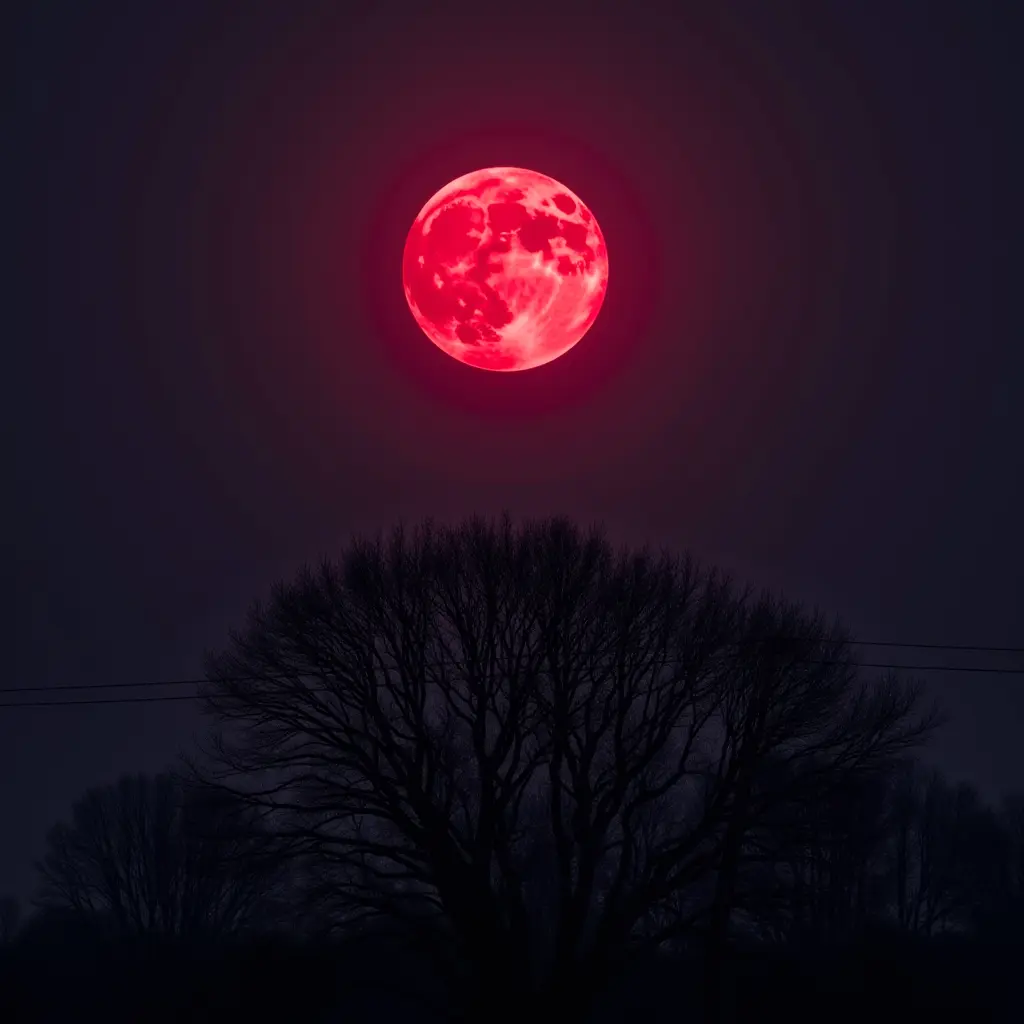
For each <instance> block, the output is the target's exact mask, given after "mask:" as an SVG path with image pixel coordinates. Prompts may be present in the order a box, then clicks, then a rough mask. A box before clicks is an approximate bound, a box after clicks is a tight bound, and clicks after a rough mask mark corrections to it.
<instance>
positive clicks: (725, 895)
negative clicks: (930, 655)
mask: <svg viewBox="0 0 1024 1024" xmlns="http://www.w3.org/2000/svg"><path fill="white" fill-rule="evenodd" d="M738 644H739V649H740V651H741V652H742V657H741V658H740V659H738V660H737V663H736V665H735V667H734V670H733V671H732V672H731V673H730V674H729V676H728V677H727V679H726V680H725V685H724V690H723V693H722V698H721V705H720V706H721V722H722V737H721V743H720V746H719V751H718V766H717V768H716V771H715V774H714V776H713V778H712V781H711V786H712V792H714V791H715V790H717V789H724V790H725V792H726V793H727V794H728V796H727V797H726V803H727V806H728V808H729V813H728V816H727V817H728V820H727V822H726V824H725V827H724V832H723V838H722V845H721V853H720V857H719V859H718V862H717V865H716V866H717V872H716V884H715V890H714V895H713V898H712V902H711V907H710V914H709V922H708V945H707V951H706V961H705V966H706V974H705V997H704V1003H705V1018H706V1020H707V1021H708V1022H709V1024H710V1022H717V1021H719V1020H721V1019H722V1013H723V1003H724V996H725V993H724V991H723V977H722V963H723V956H724V949H725V943H726V941H727V936H728V932H729V927H730V922H731V920H732V917H733V913H734V910H735V909H736V907H737V905H738V903H740V901H741V900H740V898H741V879H742V874H743V871H744V866H745V864H747V863H750V862H753V863H754V864H759V863H761V862H762V861H763V860H764V859H765V858H766V857H767V859H768V860H769V861H771V860H774V859H776V858H777V857H778V856H779V853H780V852H781V851H782V850H785V849H786V848H788V849H789V850H790V851H792V850H794V848H796V849H799V848H800V846H801V844H802V845H803V847H804V857H803V863H797V864H794V865H792V866H793V867H794V869H795V871H794V875H793V883H794V885H798V884H799V883H800V882H801V881H806V880H807V872H808V871H809V870H810V871H812V872H814V873H816V874H818V875H819V876H820V875H821V874H822V872H823V871H824V872H825V873H826V874H827V883H828V891H827V898H828V900H829V902H830V903H831V906H830V907H829V908H828V911H827V912H828V917H829V918H831V919H832V924H831V927H835V917H836V915H837V914H838V913H840V906H841V904H842V903H843V902H844V901H845V903H846V907H845V909H844V910H843V911H842V913H843V916H844V917H845V916H849V915H850V914H851V913H857V912H858V911H860V910H861V909H862V907H863V904H864V900H865V896H866V892H865V891H864V890H863V889H860V890H859V891H858V886H859V884H861V883H863V882H865V881H866V879H865V878H864V876H863V874H862V871H863V869H864V867H865V866H866V865H865V863H864V862H863V858H864V856H866V854H867V851H866V850H858V849H857V847H856V845H855V844H854V837H855V835H856V834H857V831H858V830H857V829H856V828H853V827H852V826H853V824H854V821H853V817H852V816H853V815H855V814H856V813H857V811H858V810H861V811H865V810H867V807H866V805H865V804H864V802H865V801H866V800H869V799H870V797H869V790H870V786H871V784H872V783H876V784H877V783H879V782H880V781H881V780H883V779H884V778H885V775H886V772H887V771H888V770H889V769H890V768H891V766H892V765H893V764H894V762H895V761H896V759H897V758H899V757H901V756H903V755H905V754H906V752H907V751H909V750H912V749H913V748H914V747H916V746H918V745H920V744H921V743H923V742H924V740H925V739H926V738H927V736H928V735H929V733H930V732H931V731H932V729H933V728H934V726H935V725H936V724H937V721H938V716H937V714H936V712H935V711H934V710H933V711H931V712H928V713H925V714H922V713H920V711H919V703H920V700H919V697H920V691H919V688H918V687H916V686H910V685H906V684H903V683H901V682H900V681H899V680H898V679H897V678H896V677H895V676H893V675H889V676H886V677H884V678H883V679H882V680H881V681H879V682H865V681H863V680H862V677H861V673H860V672H859V670H858V668H857V664H856V662H855V660H854V658H853V655H852V653H851V650H850V645H849V643H848V638H847V636H846V635H845V633H844V632H843V631H842V629H841V628H840V627H839V626H838V625H830V624H828V623H827V622H826V621H825V620H824V619H823V618H822V617H821V616H820V615H817V614H813V615H811V614H808V613H807V612H805V611H804V610H803V609H802V608H801V607H800V606H799V605H797V604H793V603H790V602H784V601H780V600H778V599H776V598H774V597H772V596H771V595H765V596H763V597H761V598H760V599H758V600H757V601H755V602H751V603H750V604H749V605H747V606H746V607H745V608H744V613H743V615H742V618H741V621H740V624H739V628H738ZM858 803H860V804H861V807H858ZM844 819H845V820H844ZM857 838H864V839H866V840H867V842H868V844H869V845H870V843H871V841H872V840H873V838H874V837H873V836H863V837H862V836H858V837H857ZM766 839H767V840H769V841H768V843H767V845H766V842H765V841H766ZM808 840H810V841H811V842H812V844H813V847H814V854H816V856H813V857H812V859H811V860H810V861H809V860H808V859H807V854H808V853H810V851H809V850H808V849H807V841H808ZM772 846H774V847H775V849H774V850H773V849H772ZM858 857H859V858H860V859H861V863H857V861H858ZM816 882H817V889H818V891H817V893H816V897H817V900H816V901H815V902H811V903H810V904H809V905H807V904H805V906H804V907H803V908H802V909H803V910H804V911H807V910H811V911H813V912H814V913H815V914H816V916H817V918H818V920H817V922H816V924H817V926H818V927H822V925H823V918H822V911H823V910H825V909H826V908H825V906H824V905H823V904H822V902H821V901H822V899H824V898H825V897H826V891H825V889H824V888H823V884H822V883H823V882H824V879H823V878H821V877H819V878H817V879H816ZM806 894H807V890H806V888H805V889H804V895H805V896H806Z"/></svg>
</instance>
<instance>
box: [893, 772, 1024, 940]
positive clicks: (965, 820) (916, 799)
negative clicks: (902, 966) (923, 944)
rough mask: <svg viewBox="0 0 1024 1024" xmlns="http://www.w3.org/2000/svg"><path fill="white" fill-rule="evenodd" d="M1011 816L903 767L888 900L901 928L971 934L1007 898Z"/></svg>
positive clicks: (968, 791)
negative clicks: (952, 930)
mask: <svg viewBox="0 0 1024 1024" xmlns="http://www.w3.org/2000/svg"><path fill="white" fill-rule="evenodd" d="M1009 822H1010V819H1008V818H1007V817H1006V816H1005V815H1004V816H1003V817H1000V815H999V814H998V813H996V812H995V811H994V810H992V809H991V808H990V807H988V806H986V805H985V804H984V802H983V801H982V800H981V798H980V796H979V795H978V792H977V790H976V789H975V787H973V786H971V785H969V784H966V783H961V784H959V785H952V784H950V783H949V782H948V781H947V780H946V779H945V778H943V776H942V775H941V773H940V772H938V771H935V770H931V771H927V772H926V771H924V770H922V769H920V768H917V767H915V766H910V767H908V769H907V770H905V771H904V772H903V773H902V774H901V776H900V778H899V780H898V782H897V785H896V787H895V790H894V794H893V822H892V836H891V843H892V854H891V856H892V867H891V870H892V876H893V903H894V907H895V917H896V921H897V922H898V924H899V925H900V927H902V928H904V929H907V930H909V931H913V932H919V933H922V934H925V935H932V934H934V933H935V932H938V931H944V930H948V929H951V928H955V929H973V928H975V927H976V926H977V925H978V924H979V923H980V922H981V921H982V919H985V918H988V917H991V915H992V913H993V912H994V911H995V912H998V911H997V908H998V907H1000V906H1003V905H1005V903H1006V901H1007V900H1008V899H1011V898H1012V895H1011V894H1012V891H1013V882H1012V864H1013V859H1014V854H1013V846H1014V844H1013V837H1012V828H1011V826H1010V824H1009Z"/></svg>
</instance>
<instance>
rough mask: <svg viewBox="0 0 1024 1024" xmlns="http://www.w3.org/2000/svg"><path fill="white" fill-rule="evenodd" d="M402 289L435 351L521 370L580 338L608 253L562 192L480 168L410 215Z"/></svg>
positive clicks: (533, 178)
mask: <svg viewBox="0 0 1024 1024" xmlns="http://www.w3.org/2000/svg"><path fill="white" fill-rule="evenodd" d="M402 282H403V284H404V286H405V298H406V300H407V301H408V303H409V309H410V310H411V311H412V315H413V317H414V318H415V319H416V323H418V324H419V325H420V327H421V328H422V330H423V333H424V334H426V336H427V337H428V338H429V339H430V340H431V341H432V342H433V343H434V344H435V345H436V346H437V347H438V348H439V349H441V350H442V351H444V352H447V353H448V355H450V356H452V357H453V358H455V359H458V360H459V361H460V362H463V363H466V364H467V365H468V366H476V367H479V368H480V369H482V370H505V371H508V370H529V369H531V368H533V367H535V366H543V364H544V363H550V362H551V361H552V360H553V359H557V358H558V357H559V356H561V355H564V354H565V353H566V352H568V351H569V349H571V348H572V347H573V345H575V344H576V343H577V342H578V341H579V340H580V338H582V337H583V335H584V334H586V333H587V331H588V330H590V327H591V325H592V324H593V323H594V320H596V319H597V314H598V312H599V311H600V309H601V305H602V303H603V302H604V296H605V291H606V290H607V288H608V250H607V248H606V246H605V242H604V236H603V235H602V234H601V229H600V227H599V226H598V223H597V219H596V218H595V217H594V215H593V214H592V213H591V212H590V210H589V209H588V208H587V207H586V205H585V204H584V203H583V201H582V200H581V199H580V198H579V196H577V195H576V194H575V193H573V192H571V191H570V190H569V189H568V188H566V187H565V186H564V185H563V184H561V183H560V182H558V181H555V179H554V178H549V177H548V176H547V175H545V174H539V173H538V172H537V171H529V170H526V169H524V168H522V167H488V168H485V169H483V170H480V171H473V172H471V173H470V174H464V175H463V176H462V177H461V178H456V179H455V180H454V181H451V182H449V183H448V184H447V185H445V187H444V188H442V189H441V190H440V191H438V192H436V193H435V194H434V195H433V196H432V197H431V198H430V199H429V200H428V201H427V203H426V205H424V207H423V209H422V210H420V212H419V215H418V216H417V218H416V220H415V221H413V225H412V227H411V228H410V230H409V235H408V237H407V238H406V241H405V253H404V255H403V258H402Z"/></svg>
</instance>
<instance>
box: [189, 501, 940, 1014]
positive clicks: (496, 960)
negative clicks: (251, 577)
mask: <svg viewBox="0 0 1024 1024" xmlns="http://www.w3.org/2000/svg"><path fill="white" fill-rule="evenodd" d="M789 634H792V636H793V637H794V639H792V640H781V639H780V636H782V637H786V636H788V635H789ZM208 674H209V677H210V685H209V686H208V687H207V689H206V691H205V693H206V697H207V703H208V709H209V710H210V711H211V712H212V714H213V715H214V716H215V717H216V720H217V721H218V723H219V726H220V729H219V732H218V735H217V738H216V741H215V743H214V747H213V750H212V754H213V760H212V761H211V762H210V765H207V766H206V768H205V769H204V770H203V771H202V772H201V774H202V776H203V778H204V780H205V782H206V784H207V785H210V786H214V787H216V786H219V787H221V788H222V789H223V790H224V791H225V792H228V793H230V794H232V796H233V797H235V798H237V799H240V800H243V801H245V802H246V803H247V804H248V805H249V806H251V807H253V808H254V810H255V811H256V812H257V813H258V814H259V815H260V820H261V821H262V822H263V823H264V825H265V827H267V828H268V829H269V830H270V831H271V832H272V833H273V834H274V835H275V836H276V837H278V838H279V839H281V840H282V841H285V842H287V843H289V844H290V849H291V851H292V853H293V855H295V856H296V857H299V858H305V866H304V870H305V871H306V872H307V874H308V876H309V877H310V878H312V879H314V880H315V888H314V891H315V893H316V897H317V901H318V903H319V905H320V907H321V908H325V907H328V906H332V907H333V908H334V909H335V912H336V914H337V915H338V919H339V920H341V921H343V922H344V923H345V924H346V925H348V926H352V925H353V924H354V923H362V924H363V925H364V926H365V925H368V924H369V923H370V922H375V923H376V926H379V925H380V924H382V923H384V922H396V923H399V924H400V925H401V927H402V930H403V931H404V932H405V933H406V934H408V935H410V936H415V937H418V939H419V940H420V942H421V944H422V946H423V948H425V949H426V950H428V951H429V952H430V953H431V954H432V955H433V956H435V957H437V958H438V966H439V967H440V968H441V969H443V970H444V971H446V972H447V976H448V977H449V978H450V980H451V981H452V983H453V984H455V985H456V986H461V992H462V994H463V996H464V1003H465V1010H466V1013H467V1014H468V1015H469V1016H470V1017H474V1016H476V1017H487V1019H490V1020H496V1019H499V1018H500V1019H506V1018H508V1019H511V1018H516V1019H518V1017H519V1016H521V1014H522V1013H523V1012H527V1011H529V1010H530V1009H531V1008H533V1007H539V1006H543V1007H544V1008H545V1012H550V1013H552V1014H553V1015H558V1016H561V1017H562V1018H563V1019H565V1020H582V1019H584V1017H585V1016H586V1014H587V1004H588V1001H589V999H590V997H591V996H592V995H593V993H594V992H595V991H596V988H597V986H598V983H599V982H601V981H603V980H605V979H606V978H607V977H608V976H609V975H610V974H611V973H612V972H613V970H614V969H616V968H618V967H621V966H622V965H623V964H624V963H625V962H626V960H627V958H628V957H629V956H630V955H631V954H633V953H635V952H636V951H639V950H642V949H644V948H650V947H651V946H654V945H658V944H660V943H663V942H664V941H665V940H666V939H669V938H672V937H676V936H679V935H682V934H685V933H686V931H687V930H688V929H691V928H693V927H694V926H695V925H697V924H698V923H700V922H701V921H702V920H706V919H707V917H708V914H709V911H710V912H713V913H716V914H718V917H719V919H721V917H722V909H723V908H725V910H726V914H725V920H726V923H727V920H728V914H727V911H728V909H729V908H730V907H731V904H732V902H733V899H734V895H735V892H734V876H735V872H736V870H737V867H736V865H737V864H738V862H739V860H740V859H741V854H742V852H743V850H744V848H745V843H746V841H747V837H748V836H750V835H751V834H752V833H753V831H754V830H755V829H756V828H757V827H758V826H759V824H761V823H763V822H766V821H768V820H769V818H770V817H771V816H773V815H774V816H775V818H778V817H779V816H780V815H781V814H782V812H783V811H784V810H785V811H787V812H788V811H794V810H795V809H796V808H798V807H799V806H800V805H801V802H802V801H805V800H807V799H810V798H812V797H814V798H816V797H818V796H819V795H820V794H823V793H830V792H833V791H834V789H835V787H836V786H838V785H840V784H841V783H842V782H843V780H844V779H846V778H847V777H848V776H849V775H850V774H851V773H855V772H860V773H866V772H869V771H870V770H872V769H873V768H874V767H876V766H877V765H878V764H880V763H881V761H882V760H883V759H884V758H885V757H887V756H889V755H890V754H891V752H892V751H894V750H896V749H902V748H903V747H905V746H906V745H909V744H910V743H912V742H914V740H915V737H918V736H919V735H920V734H921V728H920V726H919V724H918V723H916V722H915V721H911V718H912V712H913V709H914V694H913V693H911V692H908V691H904V690H903V689H901V688H899V687H897V686H896V685H895V683H894V682H893V681H889V682H888V683H887V684H886V685H885V686H884V687H881V688H875V689H872V688H865V687H862V686H860V685H858V684H857V683H856V678H855V677H856V672H855V667H854V666H853V665H852V664H851V663H850V662H849V658H848V656H847V653H846V651H845V647H844V643H843V640H842V638H841V637H840V636H839V635H838V634H837V633H833V632H829V631H824V630H823V628H822V627H821V624H820V623H819V622H818V620H816V619H813V618H807V617H803V618H801V617H800V616H799V615H798V614H797V611H796V610H795V609H794V608H790V607H788V606H785V607H783V606H781V605H778V604H776V603H773V602H770V601H767V600H766V601H762V602H759V603H755V604H751V602H750V601H749V600H748V598H747V597H746V595H743V594H737V593H736V592H735V591H734V590H733V588H732V587H731V586H730V585H729V583H728V581H727V580H725V579H723V578H722V577H721V576H720V575H718V574H717V573H715V572H713V571H707V570H704V569H702V568H700V567H699V566H698V565H696V564H695V563H694V562H693V561H692V560H689V559H686V558H676V557H673V556H671V555H668V554H663V555H660V556H654V555H652V554H650V553H649V552H646V551H642V552H632V553H631V552H628V551H623V552H620V553H618V554H617V553H616V552H615V551H614V550H613V549H612V548H611V546H610V545H609V543H608V542H607V540H606V539H605V538H604V536H603V535H602V534H601V532H600V531H596V530H595V531H591V532H589V533H584V532H581V531H580V530H578V529H576V528H575V527H573V526H572V525H571V524H570V523H568V522H566V521H564V520H557V519H556V520H550V521H547V522H542V523H530V524H527V525H525V526H523V527H522V528H516V527H514V526H513V525H512V523H511V522H510V521H509V520H508V518H507V517H506V518H505V519H504V520H502V521H501V522H500V523H498V524H489V523H486V522H483V521H479V520H473V521H470V522H468V523H466V524H464V525H463V526H461V527H459V528H438V527H435V526H433V525H431V524H427V525H426V526H424V527H422V528H420V529H418V530H417V531H415V532H414V533H412V534H410V533H408V532H407V531H405V530H404V529H399V530H397V531H395V532H394V534H393V535H392V536H391V537H390V538H389V539H387V540H378V541H376V542H373V543H367V542H356V543H354V544H353V545H352V546H351V547H350V548H349V549H348V550H347V551H346V552H345V553H344V555H343V557H342V558H341V560H340V561H339V562H338V563H325V564H323V565H322V566H321V567H320V569H319V570H318V571H316V572H312V571H306V572H303V573H302V574H301V575H300V576H299V578H298V579H297V580H296V581H295V582H294V583H292V584H290V585H279V586H278V587H276V588H275V590H274V593H273V595H272V598H271V601H270V603H269V604H268V605H266V606H264V605H260V604H257V605H256V606H255V607H254V608H253V610H252V612H251V614H250V618H249V622H248V625H247V628H246V629H245V630H244V631H242V632H240V633H237V634H235V635H234V636H233V637H232V643H231V646H230V648H229V649H228V650H226V651H224V652H223V653H221V654H218V655H215V656H212V657H211V658H210V661H209V666H208ZM769 761H771V762H773V763H779V762H780V761H784V762H785V764H786V766H787V771H788V776H787V782H786V784H785V785H784V786H776V787H775V788H773V787H771V786H768V785H767V784H766V779H767V776H766V775H765V772H764V771H763V768H764V766H765V765H766V764H767V763H768V762H769ZM716 869H717V870H718V875H717V879H718V880H717V882H713V887H712V888H710V889H709V888H708V883H709V880H713V878H714V875H713V873H714V872H715V871H716ZM712 895H714V898H713V899H711V896H712ZM463 964H467V965H469V968H470V970H469V973H468V974H467V975H465V976H463V975H461V974H460V966H461V965H463Z"/></svg>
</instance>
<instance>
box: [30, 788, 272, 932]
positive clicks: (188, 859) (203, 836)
mask: <svg viewBox="0 0 1024 1024" xmlns="http://www.w3.org/2000/svg"><path fill="white" fill-rule="evenodd" d="M248 813H249V812H247V811H246V810H244V809H242V808H240V807H238V808H234V809H232V808H231V807H229V806H228V805H226V804H223V805H222V806H220V807H218V808H217V809H216V814H215V815H214V814H212V813H211V807H210V805H209V803H208V802H206V801H205V800H201V799H198V798H195V797H193V795H192V794H191V793H190V792H189V790H188V789H187V788H186V787H184V786H183V785H182V784H181V783H179V782H178V781H177V780H176V779H174V778H172V777H171V776H169V775H158V776H156V777H148V776H142V775H140V776H134V777H130V776H125V777H123V778H122V779H121V780H120V781H119V782H118V783H116V784H115V785H112V786H105V787H100V788H95V789H90V790H88V791H87V792H86V793H85V795H84V796H83V797H82V798H81V799H80V800H78V801H77V802H76V803H75V804H74V805H73V807H72V821H71V824H70V825H67V824H63V823H61V824H58V825H56V826H55V827H54V828H52V829H51V830H50V832H49V834H48V836H47V851H46V854H45V856H44V858H43V860H42V861H41V862H40V863H39V864H37V869H38V871H39V874H40V880H41V886H40V891H39V894H38V898H37V902H38V904H39V905H40V906H42V907H46V908H51V909H61V908H64V909H67V910H70V911H73V912H74V913H75V914H76V915H78V916H79V917H81V918H84V919H87V920H90V921H92V922H94V923H96V924H97V925H101V924H102V925H103V926H104V927H105V926H107V925H108V924H109V925H110V926H112V927H113V928H114V929H115V930H116V931H118V932H121V933H132V934H150V935H166V936H181V935H192V934H197V933H201V932H202V933H223V932H230V931H234V930H236V929H238V928H241V927H243V926H245V925H246V924H249V923H251V922H252V921H253V919H254V915H255V914H256V913H257V912H258V911H260V910H261V909H262V905H263V901H264V899H265V898H266V897H267V895H268V894H269V892H270V891H271V889H272V887H273V883H274V875H273V872H272V871H269V870H268V869H267V865H266V862H265V861H262V860H260V859H259V858H258V855H259V852H260V851H259V849H258V847H257V846H256V845H255V843H256V840H257V838H258V828H256V827H255V823H254V822H253V821H251V820H246V821H244V825H245V827H244V828H243V827H242V826H243V819H245V818H246V817H247V815H248Z"/></svg>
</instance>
